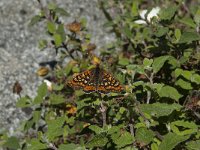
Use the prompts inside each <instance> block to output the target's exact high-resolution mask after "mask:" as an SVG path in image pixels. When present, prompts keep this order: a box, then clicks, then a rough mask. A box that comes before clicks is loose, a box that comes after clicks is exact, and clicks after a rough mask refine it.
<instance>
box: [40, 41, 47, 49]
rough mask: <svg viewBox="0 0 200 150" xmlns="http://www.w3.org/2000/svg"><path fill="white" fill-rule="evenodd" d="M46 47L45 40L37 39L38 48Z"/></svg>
mask: <svg viewBox="0 0 200 150" xmlns="http://www.w3.org/2000/svg"><path fill="white" fill-rule="evenodd" d="M46 47H47V40H40V41H39V49H44V48H46Z"/></svg>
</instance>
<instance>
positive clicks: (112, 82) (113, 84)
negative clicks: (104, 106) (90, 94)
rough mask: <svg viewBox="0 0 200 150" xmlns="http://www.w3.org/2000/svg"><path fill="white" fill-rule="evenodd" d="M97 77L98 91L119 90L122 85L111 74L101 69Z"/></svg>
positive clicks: (121, 88)
mask: <svg viewBox="0 0 200 150" xmlns="http://www.w3.org/2000/svg"><path fill="white" fill-rule="evenodd" d="M100 74H101V75H100V77H99V83H98V87H97V91H98V92H100V93H105V94H106V93H109V92H121V91H122V90H123V87H122V86H121V85H120V82H119V81H118V80H116V79H115V78H114V77H113V76H112V75H111V74H109V73H107V72H106V71H105V70H102V71H101V73H100Z"/></svg>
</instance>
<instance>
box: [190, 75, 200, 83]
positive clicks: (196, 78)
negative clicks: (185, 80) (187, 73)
mask: <svg viewBox="0 0 200 150" xmlns="http://www.w3.org/2000/svg"><path fill="white" fill-rule="evenodd" d="M191 81H192V82H195V83H196V84H200V75H198V74H194V75H193V76H192V78H191Z"/></svg>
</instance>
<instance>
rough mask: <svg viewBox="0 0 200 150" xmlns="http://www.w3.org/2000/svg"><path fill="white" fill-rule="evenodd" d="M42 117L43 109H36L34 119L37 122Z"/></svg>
mask: <svg viewBox="0 0 200 150" xmlns="http://www.w3.org/2000/svg"><path fill="white" fill-rule="evenodd" d="M40 118H41V111H39V110H35V111H34V112H33V121H34V122H35V123H37V122H38V121H39V120H40Z"/></svg>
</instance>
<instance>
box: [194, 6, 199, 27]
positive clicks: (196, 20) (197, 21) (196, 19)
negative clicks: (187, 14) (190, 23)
mask: <svg viewBox="0 0 200 150" xmlns="http://www.w3.org/2000/svg"><path fill="white" fill-rule="evenodd" d="M194 21H195V22H196V24H197V26H199V24H200V9H198V10H197V12H196V14H195V16H194Z"/></svg>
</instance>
